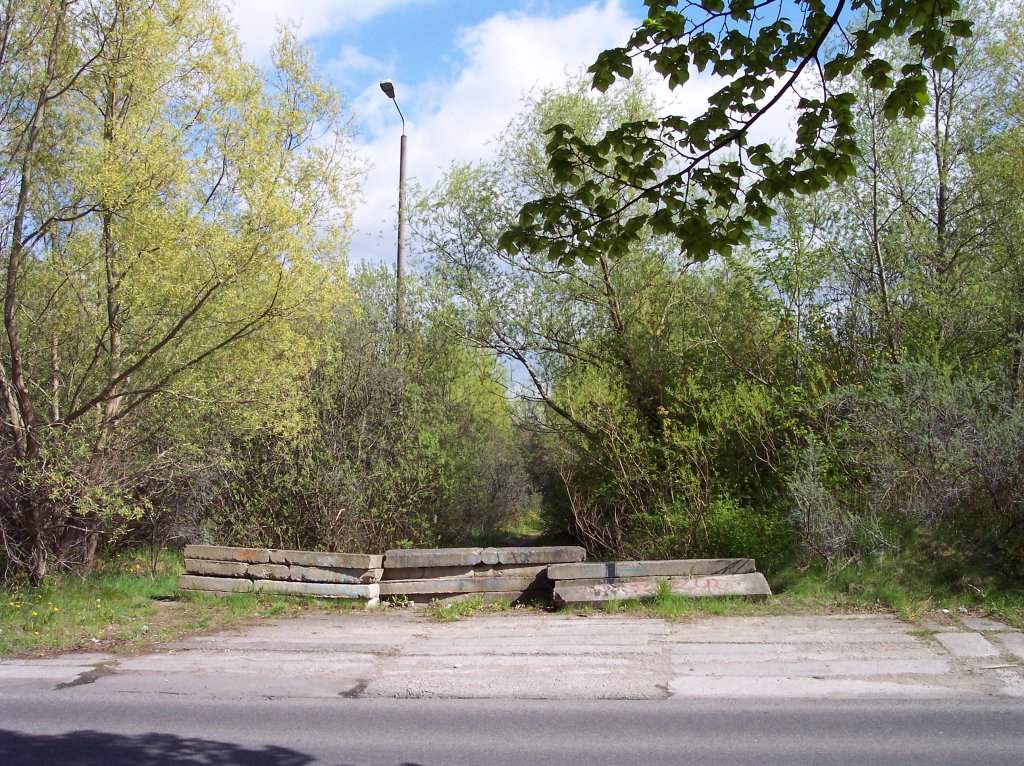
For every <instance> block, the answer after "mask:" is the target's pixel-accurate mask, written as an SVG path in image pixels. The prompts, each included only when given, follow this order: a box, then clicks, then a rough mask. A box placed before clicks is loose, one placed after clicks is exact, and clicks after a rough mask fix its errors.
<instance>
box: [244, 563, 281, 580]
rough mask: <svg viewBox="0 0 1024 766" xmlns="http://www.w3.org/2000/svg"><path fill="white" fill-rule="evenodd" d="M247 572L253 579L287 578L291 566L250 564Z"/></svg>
mask: <svg viewBox="0 0 1024 766" xmlns="http://www.w3.org/2000/svg"><path fill="white" fill-rule="evenodd" d="M245 574H246V576H247V577H249V579H251V580H287V579H289V577H291V567H290V566H288V565H287V564H250V565H249V566H248V567H247V568H246V571H245Z"/></svg>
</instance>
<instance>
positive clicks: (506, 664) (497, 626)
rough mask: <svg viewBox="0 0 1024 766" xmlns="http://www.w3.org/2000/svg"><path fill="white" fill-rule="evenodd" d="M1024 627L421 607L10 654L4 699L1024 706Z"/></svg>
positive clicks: (3, 674) (4, 668)
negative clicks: (49, 654)
mask: <svg viewBox="0 0 1024 766" xmlns="http://www.w3.org/2000/svg"><path fill="white" fill-rule="evenodd" d="M1022 660H1024V633H1021V632H1020V631H1018V630H1015V629H1013V628H1011V627H1010V626H1007V625H1004V624H1002V623H999V622H996V621H993V620H987V619H983V618H972V617H967V616H960V615H949V616H943V617H941V618H940V619H939V621H934V622H925V623H922V624H919V625H915V624H910V623H906V622H902V621H900V620H898V619H897V618H895V617H892V616H887V615H877V614H859V615H825V616H764V617H697V618H693V619H690V620H687V621H685V622H668V621H664V620H660V619H654V618H647V617H635V616H630V615H625V614H604V613H588V614H586V615H577V614H572V613H562V614H542V613H538V612H532V611H510V612H498V613H492V612H481V613H478V614H475V615H473V616H471V617H469V618H467V619H463V620H460V621H457V622H450V623H438V622H433V621H431V620H430V619H429V618H427V617H426V616H425V615H424V614H423V613H422V612H417V611H414V610H379V611H378V610H367V611H366V612H350V613H338V614H333V615H323V614H319V615H310V616H302V617H299V618H291V619H282V620H270V621H264V622H261V623H258V624H254V625H250V626H246V627H243V628H239V629H234V630H229V631H223V632H218V633H214V634H207V635H199V636H194V637H191V638H188V639H184V640H181V641H177V642H173V643H168V644H163V645H161V646H159V647H158V648H157V649H156V650H154V651H151V652H149V653H146V654H141V655H137V656H119V655H110V654H69V655H64V656H60V657H55V658H48V659H0V699H2V698H3V697H4V696H8V697H9V696H10V695H12V694H14V695H16V694H18V693H20V692H33V691H50V690H58V693H60V694H65V695H75V694H76V693H79V690H81V689H83V688H85V687H88V688H89V690H90V691H91V692H106V693H123V694H125V695H129V694H132V693H163V694H174V695H193V696H196V697H202V698H213V699H247V698H250V699H251V698H262V699H280V698H325V697H335V698H336V697H339V696H340V697H353V698H354V697H358V698H462V699H465V698H469V699H554V700H558V699H562V700H569V699H571V700H617V699H668V700H672V699H681V700H693V699H702V698H716V699H730V698H737V699H766V698H790V699H793V698H796V699H800V698H804V699H825V698H827V699H832V700H835V699H901V698H912V699H936V698H947V699H948V698H957V699H964V698H976V699H984V698H1007V697H1017V698H1024V667H1022V664H1024V663H1022Z"/></svg>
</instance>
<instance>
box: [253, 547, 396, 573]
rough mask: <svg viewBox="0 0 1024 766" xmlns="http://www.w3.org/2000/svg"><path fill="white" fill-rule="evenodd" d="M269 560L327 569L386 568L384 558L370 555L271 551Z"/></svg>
mask: <svg viewBox="0 0 1024 766" xmlns="http://www.w3.org/2000/svg"><path fill="white" fill-rule="evenodd" d="M269 554H270V558H269V560H270V561H272V562H273V563H275V564H292V565H295V566H300V567H324V568H326V569H364V570H365V569H379V568H380V567H382V566H384V563H383V559H384V557H383V556H379V555H373V554H369V553H321V552H318V551H285V550H271V551H269Z"/></svg>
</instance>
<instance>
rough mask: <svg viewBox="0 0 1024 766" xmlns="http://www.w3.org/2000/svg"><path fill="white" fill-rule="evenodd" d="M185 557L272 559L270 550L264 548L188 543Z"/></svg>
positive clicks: (250, 561)
mask: <svg viewBox="0 0 1024 766" xmlns="http://www.w3.org/2000/svg"><path fill="white" fill-rule="evenodd" d="M185 558H187V559H207V560H212V561H244V562H245V563H246V564H265V563H267V562H268V561H270V551H268V550H266V549H264V548H232V547H230V546H226V545H186V546H185Z"/></svg>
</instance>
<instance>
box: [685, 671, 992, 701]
mask: <svg viewBox="0 0 1024 766" xmlns="http://www.w3.org/2000/svg"><path fill="white" fill-rule="evenodd" d="M668 691H669V694H670V696H671V697H672V698H675V699H679V700H693V699H702V698H703V699H832V700H836V699H889V698H899V699H904V698H911V699H914V698H918V699H920V698H925V699H936V698H948V697H960V696H963V695H964V693H965V692H964V691H963V690H960V689H955V688H947V687H942V686H936V685H934V684H928V683H916V682H914V681H907V682H900V681H884V680H883V681H878V680H865V679H850V678H764V679H760V680H759V682H758V683H757V684H751V683H750V682H749V681H747V680H745V679H742V678H732V677H724V678H708V677H704V678H677V679H674V680H673V681H671V682H670V683H669V685H668ZM968 693H970V692H968ZM974 693H975V694H978V695H981V694H982V692H974Z"/></svg>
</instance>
